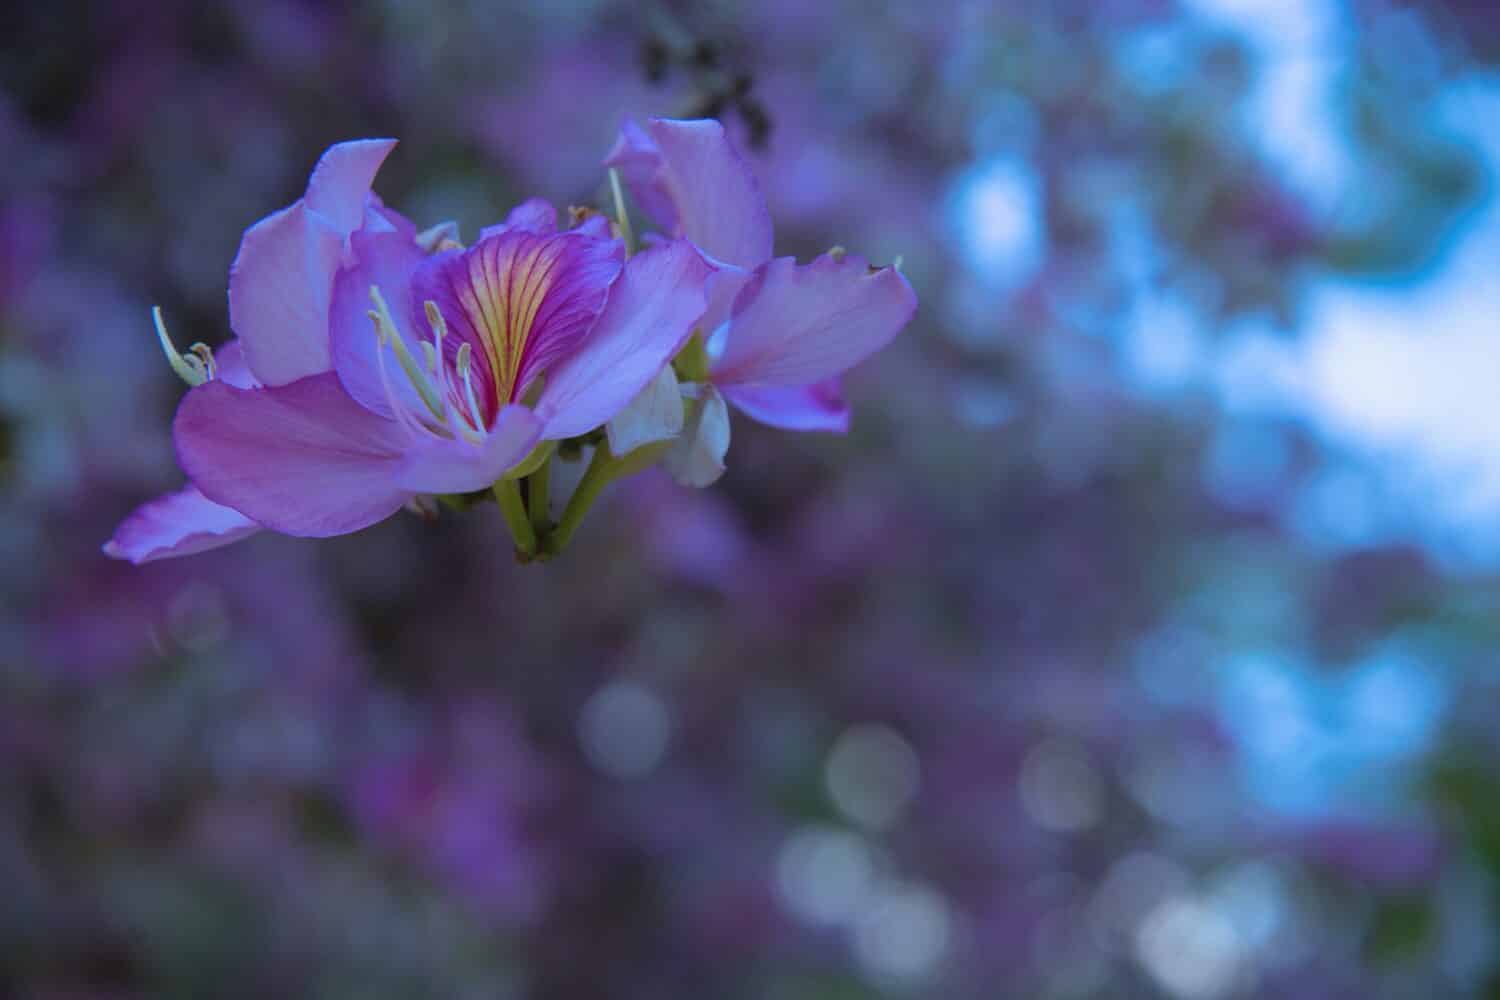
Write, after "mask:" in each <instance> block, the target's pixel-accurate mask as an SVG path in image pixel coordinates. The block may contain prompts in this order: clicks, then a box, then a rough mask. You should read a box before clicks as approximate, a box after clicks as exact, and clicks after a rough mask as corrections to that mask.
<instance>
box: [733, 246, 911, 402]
mask: <svg viewBox="0 0 1500 1000" xmlns="http://www.w3.org/2000/svg"><path fill="white" fill-rule="evenodd" d="M916 309H917V297H916V294H915V293H914V292H913V291H912V290H911V286H910V285H908V284H907V283H906V279H905V278H904V277H902V276H901V274H900V272H898V271H897V270H896V269H895V268H892V267H886V268H881V269H880V270H878V271H872V270H870V268H869V266H868V265H867V264H866V262H865V260H864V259H863V258H861V257H857V256H855V255H853V254H849V255H847V256H843V257H834V256H833V255H830V254H824V255H823V256H821V257H819V258H818V259H817V260H815V261H813V262H812V263H811V264H808V265H806V266H804V267H799V266H798V265H797V263H796V261H794V260H793V259H792V258H790V257H781V258H778V259H776V260H773V261H770V262H769V263H767V264H766V265H764V266H763V267H762V268H760V269H759V270H758V271H757V273H756V275H755V278H754V279H752V280H751V281H750V282H749V283H748V284H747V285H745V287H744V288H743V289H742V290H741V291H740V294H739V297H738V298H737V299H736V300H735V303H734V309H733V315H732V316H731V318H730V320H729V329H728V335H727V339H726V342H725V346H724V352H723V354H722V355H721V356H720V357H718V358H717V359H716V360H715V362H714V367H713V378H714V382H715V383H716V384H718V385H721V386H728V385H734V384H737V383H738V384H745V385H807V384H809V383H812V382H821V381H823V380H824V379H828V378H833V377H835V376H838V375H841V374H843V373H844V372H845V371H848V370H849V369H850V368H852V367H854V366H855V365H856V364H858V363H859V362H861V361H863V360H864V359H865V358H867V357H869V356H870V355H871V354H874V353H875V352H876V351H878V350H880V349H881V348H882V347H884V346H885V345H886V344H888V343H890V341H891V339H892V338H894V337H895V336H896V334H898V333H900V332H901V329H902V327H904V326H906V324H907V323H909V322H911V318H912V316H913V314H914V313H915V312H916Z"/></svg>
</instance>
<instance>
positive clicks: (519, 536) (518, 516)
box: [495, 479, 536, 557]
mask: <svg viewBox="0 0 1500 1000" xmlns="http://www.w3.org/2000/svg"><path fill="white" fill-rule="evenodd" d="M495 502H496V503H497V504H499V505H500V513H501V514H502V515H504V517H505V524H506V527H508V528H510V537H511V539H512V540H514V541H515V543H516V551H517V552H519V553H521V555H523V556H526V557H531V556H534V555H536V532H535V531H533V530H532V527H531V521H530V520H528V519H527V517H526V505H525V504H524V503H522V502H521V488H520V486H518V485H516V481H515V480H514V479H501V480H498V481H496V483H495Z"/></svg>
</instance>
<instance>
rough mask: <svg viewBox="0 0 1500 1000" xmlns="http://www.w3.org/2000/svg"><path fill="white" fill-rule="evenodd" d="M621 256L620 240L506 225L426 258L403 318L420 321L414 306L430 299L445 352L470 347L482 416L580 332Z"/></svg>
mask: <svg viewBox="0 0 1500 1000" xmlns="http://www.w3.org/2000/svg"><path fill="white" fill-rule="evenodd" d="M623 259H624V246H623V245H622V244H621V243H620V241H619V240H597V239H590V238H589V237H587V236H584V235H581V234H578V233H554V234H552V235H542V234H540V233H533V232H528V231H526V230H523V229H516V228H507V229H505V230H503V231H501V232H499V233H497V234H495V235H493V236H489V237H486V238H485V239H482V240H480V241H479V242H478V243H476V244H474V245H473V246H472V247H470V248H469V249H467V250H465V251H463V252H461V253H447V254H438V255H437V256H435V257H433V258H431V259H430V261H429V263H428V264H427V265H425V266H423V267H422V268H421V269H420V270H419V271H418V272H417V275H416V277H415V278H414V279H413V282H412V299H413V305H412V308H413V313H412V316H413V320H412V321H413V323H414V324H415V323H421V324H422V325H423V326H424V327H425V325H426V320H425V318H424V317H422V316H421V315H420V313H419V312H418V309H419V306H420V304H421V303H423V302H426V301H428V300H431V301H433V302H435V303H437V305H438V308H439V309H440V310H441V311H442V314H443V317H444V318H445V319H446V320H447V323H448V329H449V331H450V333H452V334H453V335H454V337H453V338H452V340H451V341H450V345H449V347H448V349H449V350H453V351H456V350H457V349H458V347H459V344H460V343H461V342H464V341H467V342H468V343H470V344H471V345H472V347H473V352H474V355H473V357H474V372H475V379H474V385H475V391H476V394H477V395H478V396H479V402H480V403H481V405H482V406H483V407H484V410H485V413H484V416H485V418H486V419H487V420H488V419H491V418H492V415H493V413H494V411H495V409H497V408H498V406H500V405H503V404H505V403H508V402H513V401H514V400H515V399H516V398H518V397H519V395H520V394H521V393H522V392H524V391H525V390H526V388H527V386H528V385H529V384H530V383H531V381H532V379H534V378H535V377H536V376H537V375H538V374H540V373H542V372H545V371H548V370H550V369H551V368H552V367H553V365H555V364H556V363H557V362H558V361H559V360H560V359H561V358H564V357H566V356H567V355H568V354H570V353H572V352H573V351H574V350H576V349H577V347H578V345H579V344H580V343H581V342H582V341H583V340H584V338H586V337H587V336H588V332H589V330H590V329H591V328H592V327H593V325H594V323H595V322H596V320H597V318H598V317H599V315H600V313H601V312H602V310H603V309H604V305H605V302H606V301H607V299H608V297H609V294H610V286H611V285H612V284H613V283H614V281H615V280H616V278H617V277H618V275H619V274H620V269H621V265H622V263H623ZM496 376H498V383H499V384H498V385H497V384H496V382H497V379H496Z"/></svg>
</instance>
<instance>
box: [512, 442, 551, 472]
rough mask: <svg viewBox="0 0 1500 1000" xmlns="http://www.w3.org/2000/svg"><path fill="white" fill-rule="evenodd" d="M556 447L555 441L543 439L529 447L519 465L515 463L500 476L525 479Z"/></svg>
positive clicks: (540, 465) (539, 466)
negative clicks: (513, 466)
mask: <svg viewBox="0 0 1500 1000" xmlns="http://www.w3.org/2000/svg"><path fill="white" fill-rule="evenodd" d="M556 447H557V442H556V441H543V442H542V443H541V444H539V445H537V446H536V447H535V448H533V449H531V454H530V455H527V456H526V457H525V458H523V459H521V464H520V465H517V466H516V467H515V468H513V469H511V470H510V471H509V472H507V473H506V474H505V475H503V476H501V477H500V478H501V479H525V478H526V477H527V476H529V475H531V474H532V473H533V472H535V471H536V470H537V469H540V468H541V467H542V463H543V462H545V461H547V459H549V458H551V457H552V450H553V449H554V448H556Z"/></svg>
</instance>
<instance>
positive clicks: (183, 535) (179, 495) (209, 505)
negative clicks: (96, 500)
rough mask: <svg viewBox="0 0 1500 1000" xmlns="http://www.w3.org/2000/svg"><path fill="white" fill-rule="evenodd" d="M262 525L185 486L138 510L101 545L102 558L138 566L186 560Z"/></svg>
mask: <svg viewBox="0 0 1500 1000" xmlns="http://www.w3.org/2000/svg"><path fill="white" fill-rule="evenodd" d="M259 530H260V525H258V524H256V523H255V522H254V521H252V520H250V519H249V518H248V517H246V516H245V515H244V514H241V513H240V512H239V511H237V510H234V509H233V508H230V507H224V506H222V505H220V504H216V503H214V502H213V501H212V500H210V499H208V498H207V497H205V496H204V495H203V494H202V493H199V492H198V490H197V488H196V487H194V486H191V485H189V486H187V487H186V488H184V489H182V490H179V491H178V492H176V493H167V494H165V495H163V496H159V497H157V498H156V499H155V500H152V501H150V502H148V503H144V504H142V505H141V506H139V507H137V508H136V509H135V511H134V512H133V513H131V515H130V516H129V517H127V518H126V519H125V520H124V521H121V522H120V526H119V527H118V528H116V529H115V535H114V537H113V538H111V539H110V540H109V541H107V542H105V543H104V554H105V555H107V556H110V557H111V558H114V559H127V560H129V561H130V562H133V563H135V564H136V565H137V566H139V565H140V564H141V563H148V562H151V561H152V560H154V559H167V558H171V557H172V556H190V555H193V554H194V553H197V552H207V551H208V550H209V549H217V548H219V547H220V546H223V545H228V544H230V543H231V542H237V541H239V540H240V539H241V538H247V537H249V536H250V535H253V534H255V533H256V532H257V531H259Z"/></svg>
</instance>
